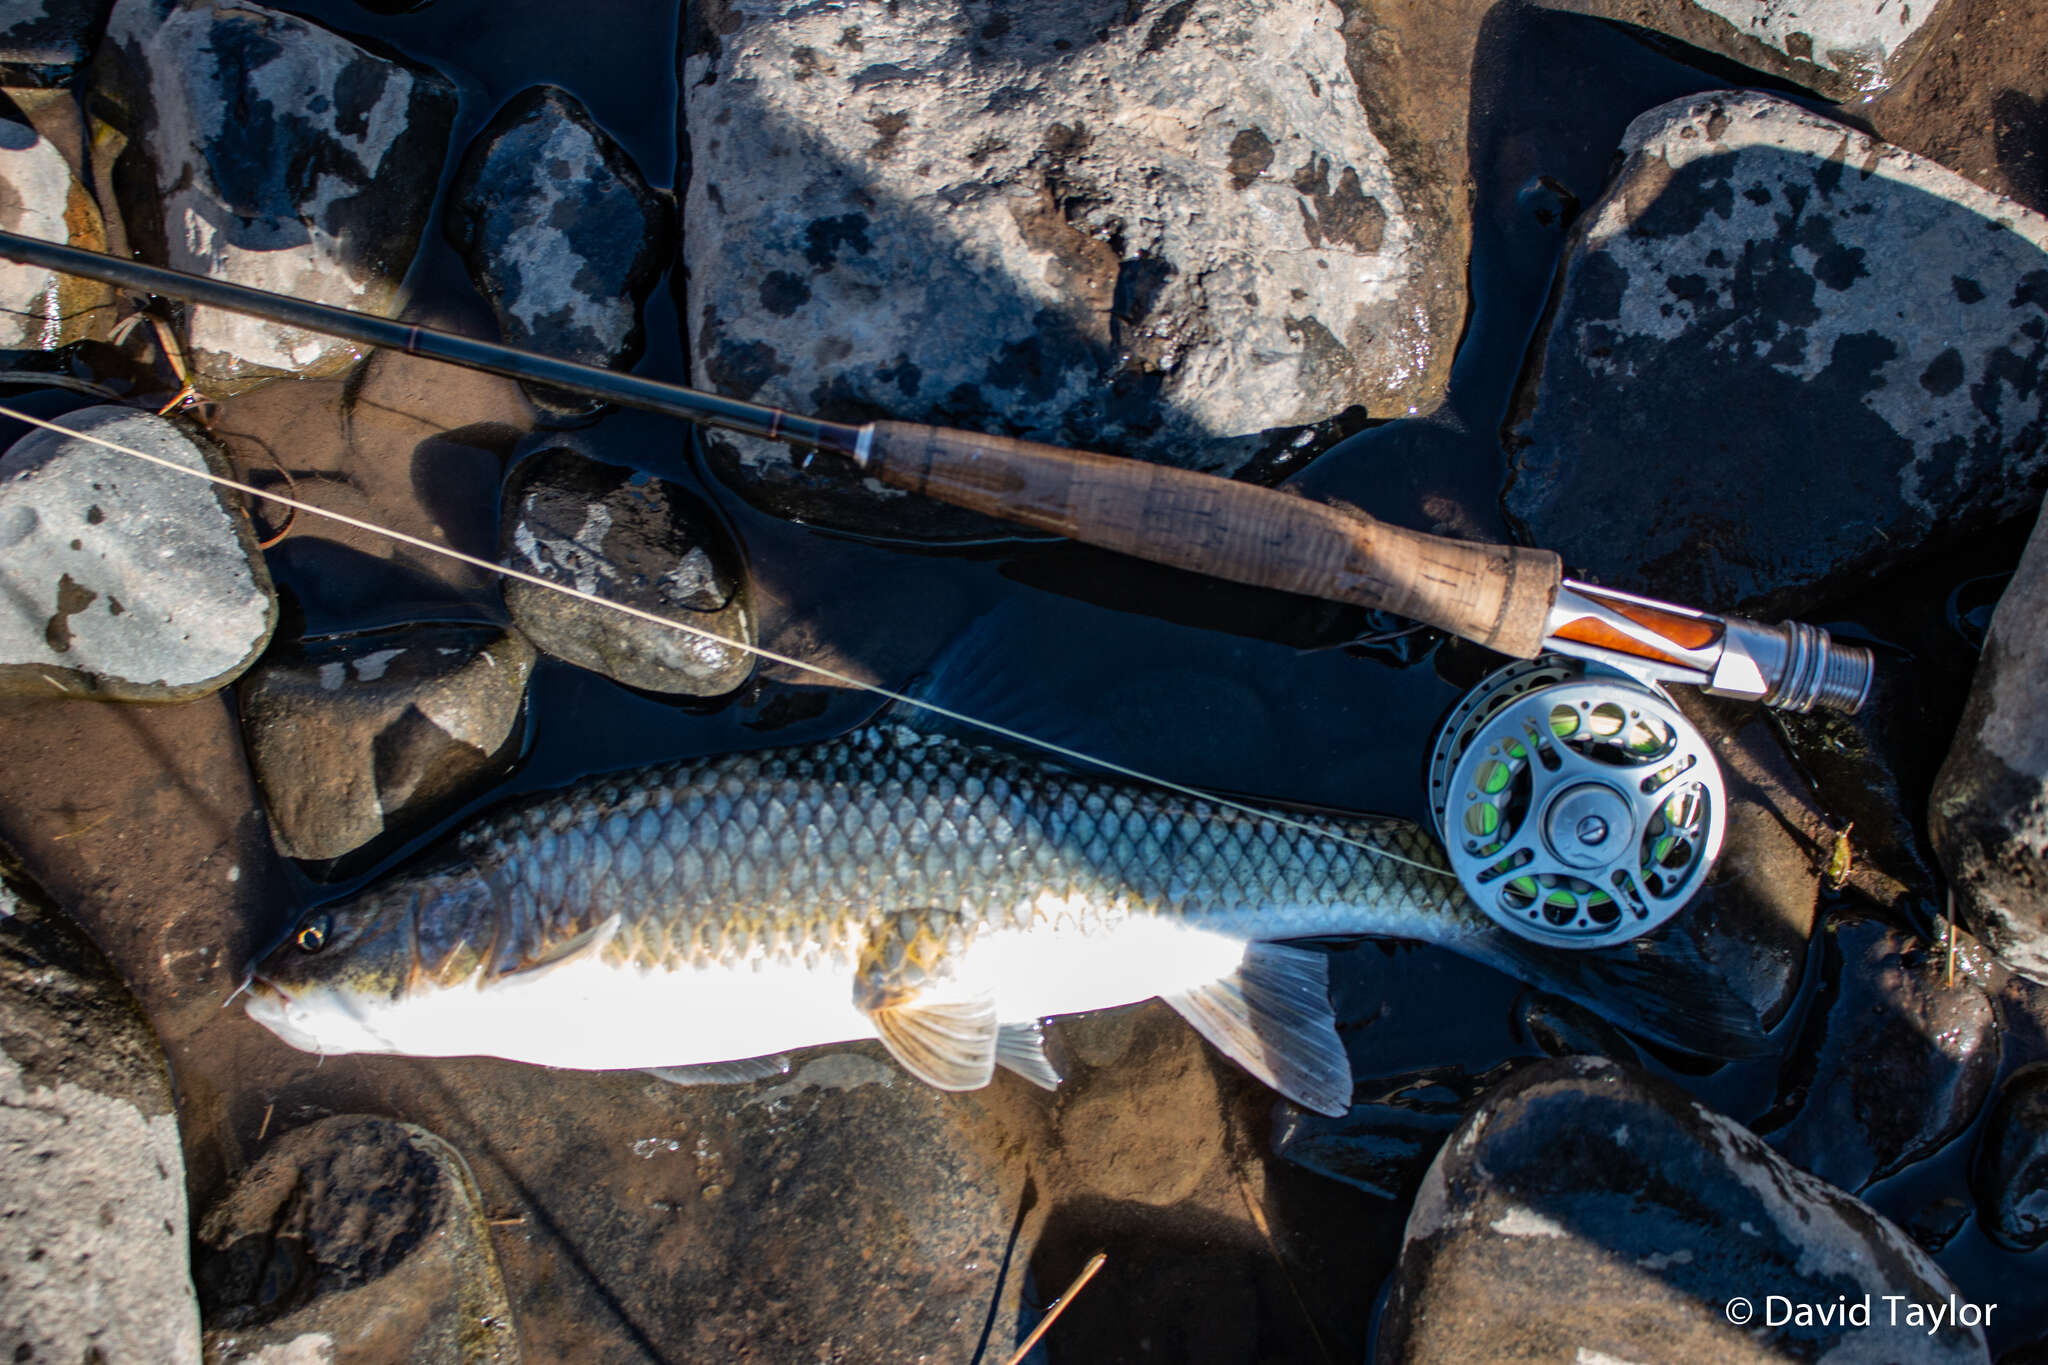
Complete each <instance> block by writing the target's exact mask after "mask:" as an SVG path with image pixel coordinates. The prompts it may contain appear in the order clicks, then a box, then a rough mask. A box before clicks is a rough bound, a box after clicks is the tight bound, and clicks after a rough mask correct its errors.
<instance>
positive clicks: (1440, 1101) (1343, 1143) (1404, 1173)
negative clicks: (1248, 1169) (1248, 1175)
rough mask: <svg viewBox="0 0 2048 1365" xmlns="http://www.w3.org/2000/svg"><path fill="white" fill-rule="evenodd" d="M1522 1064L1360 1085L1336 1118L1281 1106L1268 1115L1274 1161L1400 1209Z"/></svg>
mask: <svg viewBox="0 0 2048 1365" xmlns="http://www.w3.org/2000/svg"><path fill="white" fill-rule="evenodd" d="M1526 1065H1528V1063H1527V1062H1525V1061H1520V1060H1516V1061H1507V1062H1501V1063H1499V1064H1497V1065H1495V1066H1492V1067H1489V1068H1487V1069H1486V1070H1485V1071H1481V1072H1478V1073H1476V1074H1474V1073H1471V1072H1468V1071H1466V1070H1465V1069H1464V1068H1463V1067H1459V1066H1438V1067H1431V1068H1429V1069H1428V1070H1426V1071H1418V1072H1415V1073H1413V1074H1412V1075H1407V1076H1399V1077H1395V1078H1392V1079H1388V1080H1378V1081H1360V1082H1358V1084H1357V1086H1356V1091H1355V1094H1354V1101H1355V1102H1354V1103H1353V1104H1352V1106H1351V1112H1350V1113H1348V1114H1345V1115H1344V1116H1343V1117H1342V1118H1331V1117H1329V1116H1327V1115H1324V1114H1314V1113H1310V1112H1309V1111H1307V1110H1305V1109H1299V1108H1296V1107H1295V1106H1294V1105H1292V1104H1289V1103H1286V1102H1285V1101H1282V1102H1281V1103H1279V1104H1277V1105H1275V1106H1274V1109H1273V1154H1274V1155H1275V1156H1278V1157H1281V1158H1282V1159H1284V1160H1287V1161H1291V1162H1293V1163H1294V1164H1295V1165H1297V1166H1300V1167H1302V1168H1303V1169H1304V1170H1310V1171H1314V1172H1315V1173H1316V1174H1317V1175H1324V1176H1328V1177H1329V1178H1330V1179H1332V1180H1341V1181H1343V1182H1344V1183H1345V1184H1347V1185H1355V1186H1356V1187H1358V1188H1359V1189H1361V1190H1364V1191H1365V1192H1366V1193H1367V1194H1376V1195H1378V1196H1379V1197H1380V1198H1382V1199H1395V1200H1399V1201H1401V1202H1402V1203H1404V1204H1405V1203H1406V1202H1407V1201H1408V1200H1410V1199H1412V1198H1414V1196H1415V1191H1416V1190H1417V1189H1418V1188H1419V1187H1420V1186H1421V1184H1422V1177H1423V1173H1424V1172H1426V1171H1427V1170H1428V1169H1429V1163H1430V1162H1432V1161H1434V1160H1435V1159H1436V1154H1437V1149H1438V1148H1440V1147H1442V1146H1443V1142H1444V1139H1445V1138H1446V1137H1448V1136H1449V1135H1450V1132H1451V1130H1452V1129H1453V1128H1456V1127H1457V1126H1458V1123H1459V1121H1460V1120H1461V1119H1463V1118H1464V1117H1465V1114H1466V1111H1467V1110H1468V1109H1470V1108H1471V1105H1472V1102H1473V1101H1474V1100H1476V1099H1478V1098H1479V1097H1480V1096H1481V1095H1483V1094H1485V1093H1486V1092H1487V1091H1489V1090H1491V1089H1493V1088H1494V1086H1496V1085H1498V1084H1499V1083H1500V1082H1501V1081H1503V1080H1505V1079H1506V1078H1507V1077H1508V1076H1510V1075H1513V1074H1514V1072H1515V1071H1516V1070H1518V1069H1519V1068H1521V1067H1523V1066H1526Z"/></svg>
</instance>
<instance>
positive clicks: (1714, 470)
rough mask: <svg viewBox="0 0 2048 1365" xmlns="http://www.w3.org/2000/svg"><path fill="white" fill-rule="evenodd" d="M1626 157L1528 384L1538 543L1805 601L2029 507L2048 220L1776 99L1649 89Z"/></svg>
mask: <svg viewBox="0 0 2048 1365" xmlns="http://www.w3.org/2000/svg"><path fill="white" fill-rule="evenodd" d="M1622 151H1623V153H1624V154H1625V156H1626V160H1625V162H1624V163H1623V165H1622V168H1621V170H1620V171H1619V172H1618V174H1617V176H1616V178H1615V180H1614V181H1613V183H1612V184H1611V185H1610V186H1609V188H1608V190H1607V192H1606V194H1605V195H1604V196H1603V197H1602V198H1601V199H1600V201H1599V202H1598V203H1597V204H1595V205H1594V206H1593V207H1592V208H1591V209H1590V210H1589V211H1588V212H1587V214H1586V215H1585V217H1584V219H1583V220H1582V222H1581V224H1580V226H1579V228H1578V229H1577V231H1576V236H1575V238H1574V243H1573V245H1572V247H1571V249H1570V250H1569V251H1568V253H1567V258H1566V261H1565V264H1564V266H1563V267H1562V270H1563V275H1562V280H1561V284H1560V294H1559V297H1558V301H1557V303H1556V304H1555V306H1554V307H1553V309H1552V313H1551V316H1550V318H1549V320H1548V322H1547V324H1546V326H1545V328H1544V329H1543V335H1542V338H1541V339H1540V340H1539V342H1538V343H1537V350H1536V362H1538V363H1532V365H1531V371H1532V375H1533V378H1531V379H1528V380H1525V382H1524V386H1523V391H1522V393H1521V395H1520V397H1519V399H1518V408H1519V411H1520V412H1521V414H1522V416H1521V418H1520V420H1519V423H1518V425H1516V426H1515V428H1514V431H1513V435H1512V437H1511V445H1512V446H1513V447H1514V450H1513V456H1512V460H1511V466H1512V467H1511V474H1510V480H1511V482H1510V486H1509V488H1508V490H1507V492H1506V495H1505V497H1506V506H1507V509H1508V511H1509V513H1510V515H1511V516H1512V517H1513V518H1515V519H1516V521H1517V522H1518V523H1519V526H1520V529H1521V531H1522V532H1523V534H1524V535H1526V536H1527V538H1528V539H1529V540H1531V541H1532V542H1533V543H1535V544H1539V545H1545V546H1548V547H1550V548H1552V549H1555V550H1557V551H1558V552H1560V553H1561V554H1562V555H1563V556H1564V558H1565V560H1566V563H1567V564H1568V565H1569V566H1571V567H1573V568H1575V569H1577V570H1579V571H1581V572H1587V573H1590V574H1592V575H1593V576H1594V577H1596V578H1597V579H1599V580H1601V581H1604V582H1610V583H1612V584H1614V585H1615V586H1617V587H1624V588H1629V589H1632V590H1641V591H1645V592H1649V593H1652V594H1655V595H1658V596H1663V597H1669V598H1673V599H1675V600H1678V601H1683V602H1696V603H1700V604H1702V605H1708V606H1714V607H1717V608H1724V609H1725V608H1735V607H1747V608H1749V609H1751V610H1771V611H1784V612H1794V613H1796V612H1797V611H1799V610H1802V609H1803V608H1804V607H1805V606H1807V605H1809V604H1812V603H1814V602H1817V601H1819V600H1820V599H1821V598H1823V597H1825V596H1826V595H1827V594H1829V593H1831V592H1840V591H1844V590H1847V589H1849V588H1851V587H1860V586H1861V585H1862V583H1863V582H1864V580H1865V579H1866V577H1867V575H1868V573H1869V572H1870V571H1871V570H1873V569H1874V568H1876V567H1878V566H1880V565H1883V566H1886V567H1892V566H1895V565H1896V564H1898V563H1899V562H1900V560H1901V559H1902V557H1904V556H1907V555H1916V554H1922V553H1927V552H1931V551H1933V550H1935V549H1937V548H1939V547H1941V546H1943V545H1952V544H1955V543H1957V542H1958V540H1960V539H1961V538H1963V537H1966V536H1968V535H1970V534H1972V533H1973V532H1975V531H1977V530H1980V529H1981V528H1983V527H1984V526H1986V525H1988V524H1990V523H1992V522H1994V521H1997V520H1999V519H2001V518H2006V517H2010V516H2012V515H2014V514H2015V513H2018V512H2021V511H2023V510H2025V509H2027V508H2028V507H2031V506H2032V505H2033V503H2034V502H2036V501H2038V494H2039V490H2040V487H2041V485H2042V483H2043V481H2044V479H2048V454H2044V452H2043V450H2042V449H2041V435H2042V425H2043V424H2042V412H2041V405H2042V399H2043V395H2044V392H2048V391H2044V389H2043V388H2042V386H2041V385H2040V384H2039V382H2038V372H2039V368H2040V365H2041V362H2042V359H2043V357H2044V356H2048V339H2044V338H2048V255H2044V254H2043V246H2044V244H2048V220H2044V219H2042V218H2041V217H2040V216H2039V215H2036V214H2033V213H2030V212H2027V211H2026V210H2024V209H2020V208H2018V207H2016V206H2015V205H2013V204H2011V203H2009V202H2007V201H2004V200H2001V199H1997V198H1995V197H1993V196H1992V195H1990V194H1987V193H1985V192H1984V191H1982V190H1980V189H1978V188H1976V187H1975V186H1973V185H1971V184H1969V183H1968V182H1966V181H1964V180H1963V179H1962V178H1961V177H1960V176H1957V175H1954V174H1952V173H1950V172H1949V171H1946V170H1943V169H1942V168H1941V167H1939V166H1935V165H1932V164H1930V163H1928V162H1925V161H1921V160H1919V159H1917V158H1915V157H1912V156H1910V155H1908V154H1906V153H1904V152H1902V151H1900V150H1898V149H1897V148H1894V147H1889V146H1887V145H1885V144H1883V143H1880V142H1875V141H1873V140H1871V139H1870V138H1867V137H1864V136H1863V135H1862V134H1860V133H1857V132H1855V131H1854V130H1853V129H1850V128H1847V127H1845V126H1843V125H1841V124H1838V123H1833V122H1830V121H1828V120H1826V119H1822V118H1818V117H1816V116H1814V115H1812V114H1809V113H1807V112H1806V111H1805V110H1803V109H1801V108H1799V107H1798V106H1797V105H1794V104H1791V103H1788V102H1787V101H1785V100H1782V99H1779V98H1777V97H1775V96H1771V95H1764V94H1757V93H1738V92H1728V93H1725V94H1717V95H1711V96H1699V97H1695V98H1692V99H1689V100H1684V101H1679V102H1676V103H1673V104H1667V105H1664V106H1663V107H1661V108H1659V109H1654V110H1652V111H1650V112H1649V113H1647V114H1644V115H1643V116H1641V117H1640V118H1638V119H1637V120H1636V121H1635V122H1634V123H1632V124H1630V125H1629V130H1628V133H1627V135H1626V136H1625V138H1624V139H1623V144H1622ZM1932 318H1939V319H1940V322H1939V324H1938V325H1934V324H1930V323H1929V322H1928V319H1932ZM1646 460H1647V461H1648V463H1646ZM1760 489H1764V490H1771V491H1772V492H1773V493H1774V494H1776V496H1769V497H1763V498H1759V497H1757V496H1756V494H1757V491H1758V490H1760ZM1621 528H1626V531H1627V533H1626V534H1617V532H1618V531H1619V530H1620V529H1621Z"/></svg>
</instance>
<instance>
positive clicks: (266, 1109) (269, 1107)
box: [256, 1100, 277, 1142]
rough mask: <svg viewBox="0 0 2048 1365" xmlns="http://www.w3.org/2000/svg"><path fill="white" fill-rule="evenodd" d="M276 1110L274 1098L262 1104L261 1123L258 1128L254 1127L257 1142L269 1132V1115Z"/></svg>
mask: <svg viewBox="0 0 2048 1365" xmlns="http://www.w3.org/2000/svg"><path fill="white" fill-rule="evenodd" d="M276 1110H277V1101H275V1100H272V1101H271V1102H270V1103H269V1104H266V1105H264V1106H263V1123H262V1125H261V1126H260V1127H258V1128H257V1129H256V1140H257V1141H258V1142H261V1141H263V1139H264V1137H265V1136H267V1135H268V1134H269V1132H270V1116H271V1114H272V1113H274V1112H276Z"/></svg>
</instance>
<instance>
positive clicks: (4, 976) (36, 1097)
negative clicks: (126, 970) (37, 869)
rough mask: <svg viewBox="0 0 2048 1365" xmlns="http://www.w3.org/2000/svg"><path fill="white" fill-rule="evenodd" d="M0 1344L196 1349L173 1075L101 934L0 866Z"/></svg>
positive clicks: (16, 1347)
mask: <svg viewBox="0 0 2048 1365" xmlns="http://www.w3.org/2000/svg"><path fill="white" fill-rule="evenodd" d="M0 1225H4V1226H5V1228H6V1236H5V1238H4V1239H0V1355H4V1358H6V1359H8V1360H61V1361H75V1360H109V1361H114V1360H151V1361H159V1360H160V1361H165V1362H187V1361H191V1362H196V1361H197V1360H198V1359H199V1308H198V1304H197V1303H196V1302H195V1301H194V1299H193V1296H192V1280H191V1273H190V1268H189V1267H190V1261H189V1259H188V1255H187V1250H186V1247H187V1244H186V1218H185V1158H184V1151H183V1148H182V1147H181V1146H180V1145H179V1141H178V1120H177V1116H176V1115H175V1114H174V1113H173V1112H172V1109H171V1081H170V1075H169V1073H168V1072H167V1071H166V1069H165V1067H164V1057H163V1052H162V1050H161V1049H160V1048H159V1047H158V1045H157V1041H156V1036H155V1035H154V1034H153V1033H152V1032H151V1031H150V1027H149V1023H148V1021H147V1020H146V1019H144V1017H143V1015H142V1011H141V1010H140V1009H138V1008H137V1007H136V1004H135V1001H134V1000H133V999H132V998H131V997H130V996H129V994H128V991H127V989H126V987H124V986H123V985H122V984H121V981H120V978H119V977H117V976H116V975H115V974H114V969H113V968H112V967H111V966H109V965H108V963H107V960H106V959H105V958H104V957H102V956H100V953H99V950H98V949H96V948H94V947H93V946H92V944H91V943H89V942H88V941H87V940H86V938H85V936H84V935H83V934H81V933H79V932H78V930H76V929H75V928H73V927H72V926H71V925H70V924H69V923H68V922H67V921H66V920H65V919H64V918H63V917H62V916H61V915H60V914H59V913H58V912H57V911H56V910H55V909H54V908H53V907H52V906H50V905H49V904H48V903H47V902H46V901H45V900H44V899H43V898H42V896H41V895H40V894H39V893H37V892H36V891H35V890H34V889H33V888H32V887H30V886H29V885H28V884H27V883H26V882H25V881H23V880H21V879H20V878H19V877H16V876H12V875H9V874H8V873H7V871H6V869H5V868H4V867H0Z"/></svg>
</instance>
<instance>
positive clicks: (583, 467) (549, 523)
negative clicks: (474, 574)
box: [499, 450, 754, 697]
mask: <svg viewBox="0 0 2048 1365" xmlns="http://www.w3.org/2000/svg"><path fill="white" fill-rule="evenodd" d="M499 525H500V526H501V527H502V528H503V530H502V532H501V536H500V545H499V560H500V562H501V563H503V564H505V565H507V566H508V567H510V568H514V569H518V570H520V571H521V572H524V573H530V574H533V575H535V576H537V577H540V578H545V579H547V580H548V581H549V582H551V583H561V584H563V585H565V586H568V587H573V588H576V589H577V590H579V591H581V592H589V593H596V594H598V595H599V596H601V597H604V598H606V599H608V600H610V601H615V602H620V603H623V604H625V605H627V606H631V607H637V608H639V609H640V610H642V611H648V612H653V613H655V614H656V615H659V616H663V617H669V618H673V619H675V620H678V621H681V622H683V623H684V624H686V625H691V626H695V627H697V628H698V629H700V630H706V631H710V632H712V633H713V634H715V635H717V636H719V637H721V638H722V639H726V640H738V641H740V642H741V643H742V644H749V645H750V644H752V643H753V642H754V617H753V614H752V612H751V611H750V610H749V609H748V606H747V592H746V579H745V576H744V574H743V573H742V571H741V569H740V566H739V563H738V555H737V552H736V551H735V550H734V549H733V547H732V545H731V544H730V542H728V541H727V539H726V537H725V535H724V533H723V532H721V531H719V530H718V529H717V526H716V523H715V522H714V521H713V520H712V517H711V513H710V509H709V508H707V507H705V506H704V505H703V504H702V503H701V502H699V501H698V500H697V499H696V498H695V497H694V496H693V495H691V494H690V493H689V492H688V491H687V490H685V489H683V488H681V487H680V486H678V485H676V484H672V483H670V482H668V481H667V480H666V479H655V478H650V477H648V476H647V475H645V474H639V473H635V472H634V471H633V470H630V469H626V468H623V467H621V466H619V465H613V464H605V463H602V462H600V461H597V460H592V459H588V458H586V457H584V456H582V455H578V454H576V453H575V452H574V451H569V450H551V451H544V452H542V453H541V454H539V455H536V456H534V457H533V458H532V459H529V460H526V461H524V462H522V463H521V464H520V465H519V467H518V468H517V469H515V470H514V471H513V473H512V477H511V478H510V479H509V480H507V482H506V485H505V506H504V515H503V516H502V517H501V518H500V521H499ZM504 589H505V607H506V609H507V610H508V611H510V612H511V613H512V619H513V621H514V622H515V623H516V624H517V625H518V627H519V629H520V630H522V631H524V632H525V633H526V636H527V638H528V639H530V640H532V641H533V643H534V645H535V646H536V647H537V648H539V649H541V650H542V651H544V652H546V653H548V654H552V655H554V656H555V657H556V658H558V659H566V660H567V661H568V662H570V663H572V664H575V665H577V666H578V667H581V668H588V669H593V670H595V671H596V672H599V673H602V674H604V675H605V676H606V677H609V678H613V679H616V680H617V681H619V682H622V683H625V684H626V685H628V686H629V687H642V688H646V689H647V690H648V691H651V692H674V693H681V694H684V695H686V696H695V697H716V696H722V695H724V694H725V693H727V692H730V691H732V690H733V689H734V688H736V687H738V686H739V685H740V684H741V683H743V682H745V681H746V680H747V677H748V675H749V674H750V673H752V672H753V667H754V656H753V655H751V654H749V653H747V652H746V650H745V649H740V648H734V647H733V646H731V645H727V644H721V643H719V642H718V641H715V640H709V639H706V638H705V637H704V636H702V635H694V634H691V633H689V632H687V631H682V630H676V629H674V628H672V627H669V626H661V625H656V624H655V623H654V622H652V621H646V620H640V619H637V618H635V617H631V616H626V615H623V614H622V613H619V612H615V611H607V610H605V609H604V608H602V607H595V606H592V605H590V604H589V603H587V602H580V601H577V600H576V599H575V598H572V597H566V596H564V595H562V594H561V593H558V592H550V591H548V590H547V589H546V588H541V587H536V586H534V585H533V584H531V583H523V582H521V581H519V580H518V579H506V580H505V583H504Z"/></svg>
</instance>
